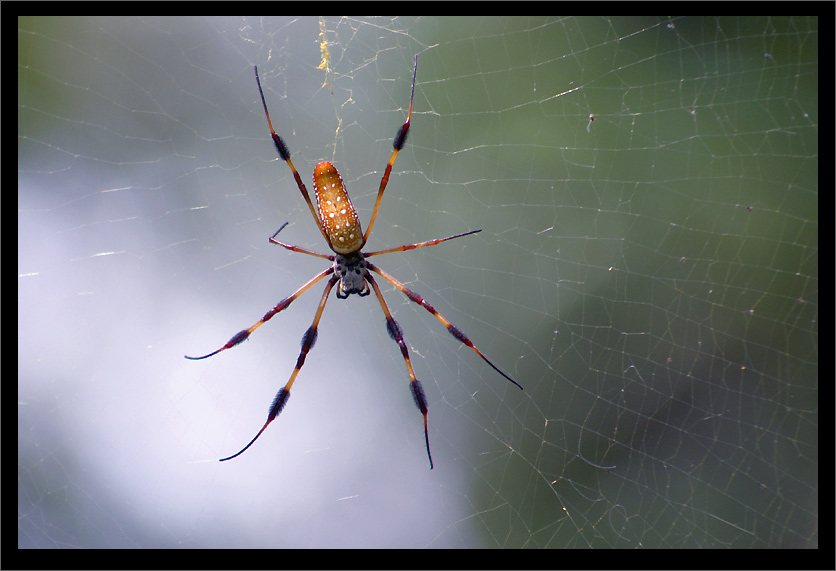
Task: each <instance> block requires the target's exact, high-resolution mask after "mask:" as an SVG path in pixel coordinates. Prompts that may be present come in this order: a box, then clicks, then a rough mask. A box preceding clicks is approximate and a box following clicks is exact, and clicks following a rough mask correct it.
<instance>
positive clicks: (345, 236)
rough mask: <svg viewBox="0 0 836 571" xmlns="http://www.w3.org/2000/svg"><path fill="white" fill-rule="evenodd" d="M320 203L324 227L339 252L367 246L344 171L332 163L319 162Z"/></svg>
mask: <svg viewBox="0 0 836 571" xmlns="http://www.w3.org/2000/svg"><path fill="white" fill-rule="evenodd" d="M313 184H314V190H315V191H316V205H317V208H318V210H319V220H320V222H321V223H322V228H323V229H324V230H325V234H326V235H327V236H328V241H329V242H331V244H330V245H331V249H332V250H334V251H335V252H336V253H338V254H352V253H354V252H357V251H359V250H360V248H362V247H363V230H362V228H361V227H360V219H359V218H358V217H357V211H355V210H354V205H353V204H351V199H350V198H349V197H348V192H347V191H346V190H345V185H343V179H342V177H340V173H338V172H337V169H336V168H335V167H334V165H332V164H331V163H329V162H322V163H319V164H318V165H316V168H315V169H314V174H313Z"/></svg>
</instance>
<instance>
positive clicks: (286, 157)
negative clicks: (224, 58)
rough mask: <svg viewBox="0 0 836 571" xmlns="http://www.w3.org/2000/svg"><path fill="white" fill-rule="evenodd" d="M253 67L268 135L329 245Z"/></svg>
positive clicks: (329, 241) (256, 70)
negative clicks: (272, 119)
mask: <svg viewBox="0 0 836 571" xmlns="http://www.w3.org/2000/svg"><path fill="white" fill-rule="evenodd" d="M254 67H255V81H256V83H257V84H258V93H259V95H261V105H262V106H263V107H264V114H265V115H266V116H267V124H268V125H269V126H270V136H271V137H273V144H274V145H276V150H277V151H278V152H279V156H280V157H281V158H282V160H283V161H284V162H286V163H287V166H289V167H290V170H291V172H292V173H293V178H294V179H296V186H298V187H299V192H301V193H302V198H304V199H305V202H307V203H308V208H309V209H310V211H311V216H313V218H314V221H315V222H316V227H317V228H319V231H320V232H322V237H323V238H325V241H326V242H327V243H328V245H329V246H330V244H331V240H329V239H328V236H327V235H326V234H325V230H324V229H323V228H322V224H321V223H320V222H319V218H317V216H316V210H314V206H313V203H312V202H311V197H310V195H308V189H307V188H306V187H305V183H303V182H302V177H301V176H299V172H298V171H297V170H296V167H294V166H293V163H292V162H291V160H290V150H289V149H288V148H287V144H286V143H285V142H284V139H282V138H281V137H280V136H278V135H277V134H276V130H275V129H273V122H272V121H271V120H270V112H269V111H267V102H266V101H265V100H264V92H263V91H262V90H261V80H260V79H259V78H258V66H254ZM280 230H281V229H280ZM277 234H278V232H277Z"/></svg>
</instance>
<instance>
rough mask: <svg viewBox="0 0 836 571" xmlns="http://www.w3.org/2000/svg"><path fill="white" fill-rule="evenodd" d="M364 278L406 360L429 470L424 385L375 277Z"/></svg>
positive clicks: (428, 439) (431, 464) (431, 461)
mask: <svg viewBox="0 0 836 571" xmlns="http://www.w3.org/2000/svg"><path fill="white" fill-rule="evenodd" d="M366 279H367V280H368V281H369V283H370V284H372V287H373V288H374V293H375V295H377V299H378V301H380V307H381V308H383V313H384V314H385V315H386V330H387V331H388V332H389V337H391V338H392V339H394V341H395V342H396V343H397V344H398V347H400V348H401V355H403V360H404V362H406V369H407V371H409V380H410V385H409V387H410V389H411V390H412V398H413V400H414V401H415V406H417V407H418V410H420V411H421V414H423V415H424V441H425V442H426V444H427V458H429V459H430V470H432V469H433V457H432V454H430V434H429V431H428V430H427V397H426V395H425V394H424V387H422V386H421V381H419V380H418V379H416V378H415V371H414V370H413V369H412V363H411V362H410V360H409V351H408V350H407V348H406V342H405V341H404V340H403V331H402V330H401V326H400V325H398V322H397V321H395V318H394V317H392V313H391V312H390V311H389V306H388V305H386V300H384V299H383V294H382V293H381V292H380V288H379V287H378V285H377V282H376V281H375V279H374V278H373V277H372V276H371V274H368V275H366Z"/></svg>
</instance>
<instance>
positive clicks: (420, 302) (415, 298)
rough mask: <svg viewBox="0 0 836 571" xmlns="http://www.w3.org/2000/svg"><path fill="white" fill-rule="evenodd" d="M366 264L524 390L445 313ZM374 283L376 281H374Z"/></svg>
mask: <svg viewBox="0 0 836 571" xmlns="http://www.w3.org/2000/svg"><path fill="white" fill-rule="evenodd" d="M366 265H367V267H368V269H370V270H371V271H373V272H376V273H377V274H379V275H380V277H382V278H383V279H384V280H386V281H387V282H389V283H390V284H392V285H393V286H395V287H396V288H398V289H399V290H400V291H401V293H403V294H404V295H405V296H406V297H408V298H409V299H410V300H411V301H414V302H415V303H417V304H418V305H420V306H421V307H423V308H424V309H426V310H427V311H429V312H430V313H432V314H433V315H434V316H435V317H436V319H438V320H439V321H440V322H441V323H442V324H444V327H446V328H447V331H449V332H450V334H451V335H452V336H453V337H455V338H456V339H458V340H459V341H461V342H462V343H464V344H465V345H467V346H468V347H470V348H471V349H473V350H474V351H476V354H477V355H479V356H480V357H481V358H482V360H483V361H485V362H486V363H487V364H488V365H490V366H491V368H492V369H493V370H494V371H496V372H497V373H499V374H500V375H502V376H503V377H505V378H506V379H508V380H509V381H511V382H512V383H514V384H515V385H517V387H519V389H520V390H522V386H521V385H520V384H519V383H518V382H517V381H515V380H514V379H512V378H511V377H509V376H508V375H506V374H505V373H503V372H502V371H501V370H499V367H497V366H496V365H494V364H493V363H491V361H490V360H489V359H488V358H487V357H485V356H484V355H483V354H482V352H481V351H480V350H479V349H477V348H476V346H475V345H474V344H473V342H472V341H471V340H470V339H468V338H467V335H465V334H464V333H463V332H462V330H461V329H459V328H458V327H456V326H455V325H453V324H452V323H450V322H449V321H448V320H447V318H446V317H444V316H443V315H441V314H440V313H439V312H438V311H436V310H435V308H434V307H433V306H432V305H430V304H429V303H427V302H426V301H424V298H422V297H421V296H420V295H418V294H417V293H415V292H414V291H412V290H411V289H409V288H407V287H406V286H405V285H403V284H402V283H401V282H399V281H398V280H396V279H395V278H393V277H392V276H391V275H389V274H387V273H386V272H384V271H383V270H381V269H380V268H378V267H377V266H375V265H374V264H372V263H371V262H366ZM372 283H374V282H372Z"/></svg>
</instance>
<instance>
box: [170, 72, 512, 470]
mask: <svg viewBox="0 0 836 571" xmlns="http://www.w3.org/2000/svg"><path fill="white" fill-rule="evenodd" d="M417 73H418V56H417V55H416V56H415V68H414V69H413V71H412V92H411V94H410V96H409V110H408V112H407V115H406V121H405V122H404V124H403V125H402V126H401V128H400V129H399V130H398V133H397V135H395V141H394V144H393V146H394V151H392V156H391V157H390V158H389V163H388V164H387V165H386V171H385V172H384V173H383V178H382V179H381V181H380V188H379V189H378V191H377V200H376V201H375V204H374V210H373V211H372V217H371V220H370V221H369V226H368V227H367V228H366V232H365V233H364V232H363V230H362V229H361V226H360V220H359V218H358V217H357V212H356V211H355V210H354V206H353V205H352V204H351V199H350V198H349V196H348V193H347V192H346V189H345V185H344V184H343V180H342V178H341V177H340V175H339V173H338V172H337V169H336V168H334V165H332V164H331V163H329V162H322V163H319V164H318V165H316V168H315V169H314V173H313V184H314V191H315V197H316V209H314V205H313V203H312V202H311V198H310V196H309V195H308V189H307V188H305V184H304V183H303V182H302V178H301V177H300V176H299V173H298V172H297V171H296V168H295V167H294V166H293V163H292V162H291V161H290V151H289V150H288V148H287V145H286V144H285V142H284V139H282V138H281V137H280V136H279V135H277V134H276V131H275V130H274V129H273V122H272V121H271V120H270V113H269V112H268V111H267V102H266V101H265V99H264V92H263V91H262V89H261V80H260V79H259V77H258V67H257V66H256V67H255V80H256V84H257V85H258V93H259V95H261V104H262V106H263V107H264V114H265V116H266V117H267V125H268V126H269V127H270V135H271V137H272V138H273V143H274V144H275V145H276V150H277V151H278V152H279V156H280V157H281V158H282V160H283V161H284V162H286V163H287V166H289V167H290V170H291V172H292V173H293V178H294V179H296V185H297V186H298V187H299V192H301V193H302V198H304V199H305V202H306V203H307V205H308V208H309V209H310V211H311V215H312V216H313V219H314V222H316V226H317V228H319V231H320V232H321V233H322V237H323V238H325V242H326V243H327V244H328V247H329V248H330V249H331V251H333V252H334V254H333V255H325V254H319V253H317V252H312V251H311V250H306V249H305V248H300V247H299V246H292V245H290V244H285V243H283V242H279V241H278V240H276V236H278V234H279V232H281V231H282V230H283V229H284V227H285V226H287V222H285V223H284V224H283V225H282V226H281V228H279V229H278V230H277V231H276V233H275V234H273V235H272V236H271V237H270V239H269V241H270V243H272V244H276V245H277V246H281V247H283V248H286V249H288V250H290V251H292V252H300V253H302V254H308V255H309V256H316V257H317V258H323V259H325V260H328V261H330V262H331V265H330V266H329V267H328V268H327V269H325V270H323V271H322V272H320V273H318V274H317V275H315V276H314V277H313V278H311V279H310V280H309V281H308V282H307V283H305V284H304V285H303V286H302V287H300V288H299V289H297V290H296V291H295V292H293V293H292V294H291V295H290V296H288V297H286V298H285V299H283V300H282V301H280V302H279V303H278V304H277V305H276V306H275V307H273V309H271V310H270V311H268V312H267V313H265V314H264V317H262V318H261V319H260V320H258V321H257V322H256V323H255V325H253V326H252V327H249V328H248V329H244V330H243V331H239V332H238V333H236V334H235V335H233V336H232V338H231V339H230V340H229V341H227V343H226V344H225V345H224V346H223V347H221V348H220V349H218V350H216V351H213V352H211V353H209V354H207V355H203V356H202V357H189V356H188V355H186V359H192V360H199V359H206V358H208V357H211V356H213V355H217V354H218V353H220V352H221V351H225V350H226V349H230V348H232V347H235V346H236V345H238V344H240V343H242V342H244V341H245V340H246V339H247V338H249V336H250V335H251V334H252V332H253V331H255V330H256V329H258V328H259V327H261V326H262V325H263V324H264V323H266V322H267V321H269V320H270V319H272V318H273V316H275V315H276V314H277V313H279V312H280V311H282V310H284V309H286V308H287V307H288V306H289V305H290V304H291V303H292V302H293V301H294V300H295V299H296V298H298V297H299V296H301V295H302V294H303V293H305V292H306V291H308V290H309V289H310V288H311V287H312V286H313V285H314V284H316V283H317V282H318V281H320V280H321V279H323V278H325V277H328V283H327V284H326V285H325V291H324V292H323V293H322V298H321V299H320V301H319V305H318V306H317V308H316V314H315V315H314V319H313V323H311V326H310V327H309V328H308V330H307V331H306V332H305V334H304V335H303V336H302V350H301V352H300V353H299V357H298V358H297V359H296V367H295V368H294V369H293V373H292V374H291V375H290V380H289V381H288V382H287V384H286V385H285V386H284V387H283V388H282V389H281V390H279V392H278V393H277V394H276V397H275V398H274V399H273V403H272V404H271V405H270V410H269V411H268V414H267V421H266V422H265V423H264V425H263V426H262V427H261V430H259V431H258V433H257V434H256V435H255V437H253V439H252V440H250V442H249V444H247V445H246V446H244V448H242V449H241V450H240V451H239V452H238V453H236V454H233V455H232V456H228V457H226V458H221V459H220V461H221V462H225V461H226V460H232V459H233V458H237V457H238V456H240V455H241V454H243V453H244V452H245V451H246V450H247V449H248V448H249V447H250V446H252V445H253V443H254V442H255V441H256V440H258V437H259V436H261V433H262V432H264V430H265V429H266V428H267V427H268V426H269V425H270V423H271V422H273V420H275V418H276V417H277V416H278V415H279V413H280V412H281V411H282V409H283V408H284V406H285V405H286V404H287V401H288V399H289V398H290V388H291V387H292V386H293V383H294V382H295V381H296V376H297V375H298V374H299V371H300V370H301V369H302V365H304V364H305V358H306V357H307V356H308V353H309V352H310V350H311V349H312V348H313V346H314V344H315V343H316V338H317V332H318V327H319V320H320V318H321V317H322V312H323V310H324V309H325V302H326V301H327V300H328V295H329V294H330V292H331V290H332V289H333V288H334V286H335V285H337V284H338V283H339V285H337V290H336V294H337V298H338V299H346V298H347V297H348V296H350V295H352V294H357V295H358V296H360V297H365V296H367V295H369V294H370V293H371V290H370V289H369V285H371V289H373V290H374V293H375V295H376V296H377V299H378V301H379V302H380V307H381V308H382V309H383V314H384V315H385V316H386V330H387V331H388V333H389V336H390V337H391V338H392V339H393V340H394V341H395V342H396V343H397V344H398V347H400V350H401V354H402V355H403V359H404V362H405V363H406V369H407V371H408V373H409V380H410V385H409V386H410V389H411V391H412V398H413V399H414V401H415V406H417V407H418V409H419V410H420V411H421V414H423V415H424V442H425V443H426V446H427V458H429V461H430V469H432V468H433V458H432V454H431V453H430V437H429V432H428V429H427V397H426V395H425V394H424V388H423V387H422V386H421V382H420V381H419V380H418V379H416V378H415V371H414V370H413V369H412V363H411V362H410V360H409V351H408V350H407V348H406V343H405V342H404V337H403V331H402V330H401V326H400V325H398V322H397V321H395V319H394V318H393V317H392V313H391V312H390V311H389V306H388V305H387V304H386V301H385V300H384V299H383V294H382V293H381V291H380V287H379V286H378V285H377V280H376V279H375V278H374V277H373V276H372V272H374V273H376V274H378V275H379V276H380V277H382V278H383V279H384V280H386V281H387V282H389V283H390V284H392V285H393V286H394V287H395V288H396V289H398V290H400V291H401V292H402V293H403V294H404V295H406V297H407V298H409V299H410V301H413V302H415V303H417V304H418V305H420V306H421V307H423V308H424V309H426V310H427V311H429V312H430V313H431V314H433V315H434V316H435V317H436V319H438V320H439V321H440V322H441V323H442V324H444V326H445V327H446V328H447V330H448V331H449V332H450V333H451V334H452V335H453V337H455V338H456V339H458V340H459V341H461V342H462V343H464V344H465V345H467V346H468V347H470V348H471V349H473V350H474V351H475V352H476V354H477V355H479V357H481V358H482V359H483V360H484V361H485V362H486V363H487V364H488V365H490V366H491V367H492V368H493V369H494V370H495V371H496V372H497V373H499V374H500V375H502V376H503V377H505V378H506V379H508V380H509V381H511V382H512V383H513V384H514V385H516V386H517V387H519V388H520V389H522V386H520V384H519V383H517V382H516V381H515V380H514V379H512V378H511V377H509V376H508V375H506V374H505V373H503V372H502V371H501V370H499V368H498V367H497V366H496V365H494V364H493V363H492V362H491V361H490V360H489V359H488V358H487V357H485V356H484V355H483V354H482V352H481V351H479V349H477V348H476V346H475V345H473V343H472V342H471V341H470V339H468V337H467V335H465V334H464V333H463V332H462V331H461V329H459V328H458V327H456V326H455V325H453V324H452V323H450V322H449V321H448V320H447V319H446V318H445V317H444V316H443V315H441V314H440V313H439V312H438V311H436V310H435V308H434V307H433V306H432V305H430V304H429V303H427V302H426V301H425V300H424V299H423V298H422V297H421V296H420V295H418V294H417V293H415V292H414V291H412V290H410V289H409V288H407V287H406V286H405V285H403V284H402V283H401V282H399V281H398V280H396V279H395V278H394V277H392V276H391V275H389V274H388V273H386V272H385V271H383V270H381V269H380V268H378V267H377V266H376V265H374V264H373V263H371V262H370V261H369V260H368V258H371V257H372V256H378V255H380V254H388V253H391V252H405V251H407V250H414V249H416V248H423V247H425V246H435V245H436V244H441V243H442V242H446V241H448V240H453V239H454V238H461V237H463V236H469V235H470V234H475V233H477V232H481V230H472V231H470V232H465V233H463V234H457V235H455V236H450V237H448V238H441V239H435V240H428V241H426V242H418V243H416V244H409V245H406V246H399V247H397V248H390V249H387V250H378V251H376V252H362V251H361V250H362V248H363V246H365V245H366V242H367V241H368V239H369V235H370V234H371V232H372V227H373V226H374V222H375V220H376V219H377V213H378V210H379V209H380V200H381V198H382V197H383V191H384V190H386V185H387V183H388V182H389V175H390V174H391V172H392V165H394V163H395V159H396V158H397V156H398V152H399V151H401V149H403V147H404V144H405V143H406V135H407V133H408V132H409V122H410V119H411V118H412V99H413V97H414V96H415V77H416V75H417ZM317 213H318V215H317ZM329 276H330V277H329Z"/></svg>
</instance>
